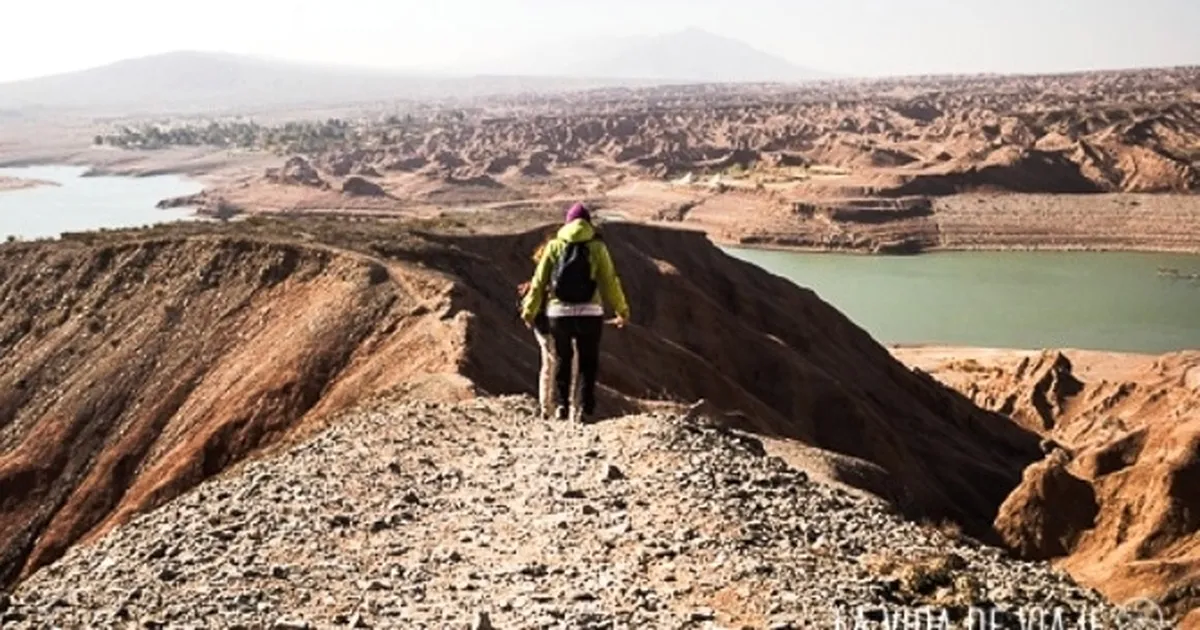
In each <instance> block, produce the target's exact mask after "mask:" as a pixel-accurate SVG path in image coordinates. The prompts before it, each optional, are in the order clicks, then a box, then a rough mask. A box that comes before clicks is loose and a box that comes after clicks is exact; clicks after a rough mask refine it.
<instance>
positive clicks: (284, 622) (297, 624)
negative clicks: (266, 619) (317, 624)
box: [271, 618, 311, 630]
mask: <svg viewBox="0 0 1200 630" xmlns="http://www.w3.org/2000/svg"><path fill="white" fill-rule="evenodd" d="M310 627H311V626H309V624H308V622H307V621H301V620H298V619H286V618H284V619H278V620H276V621H275V623H273V624H271V628H273V629H274V630H309V628H310Z"/></svg>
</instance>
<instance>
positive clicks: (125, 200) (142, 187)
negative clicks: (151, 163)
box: [0, 166, 203, 239]
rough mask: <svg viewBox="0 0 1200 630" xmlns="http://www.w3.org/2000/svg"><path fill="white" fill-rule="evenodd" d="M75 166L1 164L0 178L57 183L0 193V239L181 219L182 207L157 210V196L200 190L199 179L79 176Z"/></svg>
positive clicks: (80, 172) (81, 169)
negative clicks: (8, 166) (5, 165)
mask: <svg viewBox="0 0 1200 630" xmlns="http://www.w3.org/2000/svg"><path fill="white" fill-rule="evenodd" d="M87 170H88V169H87V168H85V167H79V166H29V167H16V168H0V176H7V177H17V178H20V179H37V180H44V181H52V182H57V183H58V184H59V185H58V186H36V187H34V188H24V189H21V190H8V191H3V192H0V239H3V238H6V237H8V236H9V235H14V236H19V237H21V238H24V239H34V238H45V237H57V236H58V235H59V234H61V233H63V232H75V231H84V230H95V229H99V228H119V227H137V226H141V225H149V224H154V223H163V222H169V221H177V220H180V219H186V218H188V217H190V216H191V212H190V211H188V210H186V209H171V210H159V209H158V208H155V207H154V206H155V204H157V203H158V202H159V201H160V200H162V199H167V198H170V197H180V196H183V195H192V194H195V193H198V192H200V191H201V189H202V188H203V186H202V185H201V184H200V183H199V182H195V181H191V180H188V179H185V178H183V177H179V176H176V175H156V176H153V177H83V174H84V173H85V172H87Z"/></svg>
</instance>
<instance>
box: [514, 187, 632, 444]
mask: <svg viewBox="0 0 1200 630" xmlns="http://www.w3.org/2000/svg"><path fill="white" fill-rule="evenodd" d="M605 303H607V304H608V305H609V306H611V307H612V310H613V311H614V313H615V314H616V319H615V320H614V322H613V323H614V324H615V325H616V326H617V327H618V328H622V327H624V325H625V322H626V321H627V320H628V319H629V306H628V304H626V302H625V293H624V292H623V291H622V289H621V282H620V279H618V278H617V272H616V270H615V269H614V268H613V262H612V258H611V257H610V256H609V252H608V247H607V246H606V245H605V244H604V241H603V239H602V238H601V237H600V234H599V233H598V232H597V231H596V228H595V226H593V225H592V215H591V212H590V211H589V210H588V209H587V207H586V206H584V205H583V204H581V203H577V204H575V205H573V206H571V208H570V210H568V211H567V216H566V221H565V222H564V224H563V226H562V227H561V228H560V229H559V230H558V233H557V234H556V235H555V237H554V238H553V239H552V240H551V241H550V242H549V243H548V244H547V245H546V247H545V250H544V251H543V252H542V256H541V259H540V260H539V261H538V264H537V269H536V270H535V271H534V272H533V279H532V280H531V281H530V283H529V292H528V293H527V294H526V296H525V302H524V305H523V308H522V309H521V318H522V319H523V320H524V321H525V323H526V325H528V326H533V324H534V319H535V318H536V317H537V314H538V311H540V310H541V309H542V308H543V306H544V307H545V309H546V316H547V318H548V319H549V323H550V326H549V328H550V336H551V337H553V339H554V351H555V355H556V357H557V363H556V365H555V374H554V384H555V390H556V394H557V401H558V406H557V408H556V415H557V417H558V419H560V420H566V419H567V418H568V417H569V414H572V415H575V416H577V417H579V418H580V419H581V420H583V421H585V422H590V421H592V420H594V416H595V413H596V376H597V372H598V371H599V368H600V333H601V331H602V330H603V328H604V304H605ZM576 350H578V352H579V380H580V388H579V389H580V392H579V394H580V401H579V402H580V404H579V407H578V408H574V409H568V407H567V405H568V404H570V401H571V389H572V388H571V381H572V378H571V377H572V369H571V367H572V361H573V360H574V358H575V352H576Z"/></svg>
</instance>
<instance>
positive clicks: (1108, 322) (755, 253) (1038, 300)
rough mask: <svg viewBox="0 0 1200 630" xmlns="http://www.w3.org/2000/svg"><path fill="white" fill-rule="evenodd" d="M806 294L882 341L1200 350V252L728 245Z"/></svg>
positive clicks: (1036, 346)
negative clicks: (912, 252)
mask: <svg viewBox="0 0 1200 630" xmlns="http://www.w3.org/2000/svg"><path fill="white" fill-rule="evenodd" d="M726 251H727V252H729V253H730V254H731V255H733V256H736V257H738V258H741V259H743V260H746V261H748V262H752V263H754V264H757V265H759V266H760V267H762V268H764V269H766V270H768V271H770V272H772V273H775V274H777V275H780V276H783V277H785V278H788V279H790V280H792V281H793V282H796V283H797V284H799V285H802V286H805V287H808V288H811V289H813V290H814V291H816V292H817V294H818V295H820V296H821V298H822V299H824V300H825V301H827V302H829V303H830V304H832V305H834V306H835V307H837V308H838V309H839V310H841V311H842V312H843V313H845V314H846V315H847V316H849V317H850V319H852V320H854V322H855V323H857V324H858V325H859V326H861V327H863V328H864V329H866V330H867V331H868V332H870V333H871V335H872V336H874V337H875V338H876V339H877V340H878V341H880V342H882V343H935V344H951V345H971V346H991V347H1002V348H1086V349H1095V350H1113V351H1128V352H1154V353H1158V352H1167V351H1173V350H1184V349H1200V281H1194V280H1187V279H1172V278H1169V277H1165V276H1160V275H1159V274H1158V269H1159V268H1160V267H1161V268H1172V269H1177V270H1178V271H1179V272H1180V273H1181V274H1185V275H1186V274H1189V273H1195V274H1200V256H1192V255H1182V254H1144V253H1126V252H939V253H929V254H921V255H917V256H861V255H852V254H823V253H817V254H810V253H794V252H782V251H761V250H748V249H740V248H727V249H726Z"/></svg>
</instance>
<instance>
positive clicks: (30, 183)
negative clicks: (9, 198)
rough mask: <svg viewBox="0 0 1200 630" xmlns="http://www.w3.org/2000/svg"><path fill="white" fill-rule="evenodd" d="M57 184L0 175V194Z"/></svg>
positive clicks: (55, 183)
mask: <svg viewBox="0 0 1200 630" xmlns="http://www.w3.org/2000/svg"><path fill="white" fill-rule="evenodd" d="M58 185H60V184H59V183H58V182H54V181H49V180H45V179H26V178H23V177H8V176H5V175H0V192H11V191H14V190H28V189H30V188H38V187H40V186H58Z"/></svg>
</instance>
